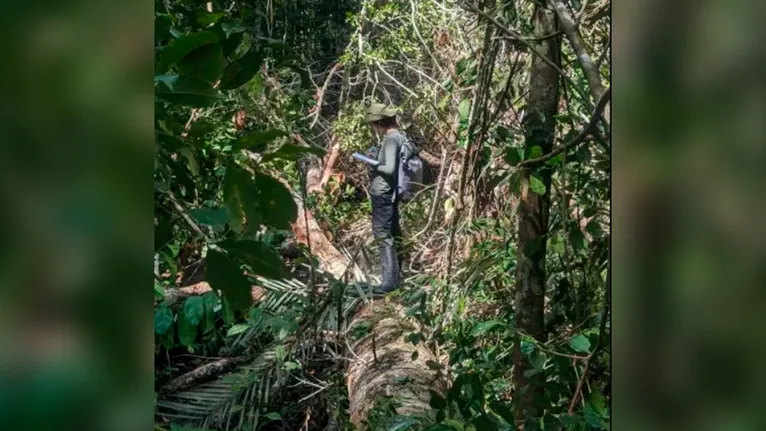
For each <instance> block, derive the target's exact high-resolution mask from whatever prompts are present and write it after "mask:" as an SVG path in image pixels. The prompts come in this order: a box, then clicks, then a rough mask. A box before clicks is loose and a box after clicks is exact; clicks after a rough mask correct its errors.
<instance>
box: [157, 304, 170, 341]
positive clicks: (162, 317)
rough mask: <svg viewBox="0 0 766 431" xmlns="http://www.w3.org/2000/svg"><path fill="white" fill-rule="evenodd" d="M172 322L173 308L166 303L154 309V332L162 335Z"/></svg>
mask: <svg viewBox="0 0 766 431" xmlns="http://www.w3.org/2000/svg"><path fill="white" fill-rule="evenodd" d="M172 324H173V310H171V309H170V307H168V306H167V305H164V304H163V305H160V306H158V307H157V309H155V310H154V332H155V333H156V334H157V335H163V334H165V333H166V332H168V328H170V326H171V325H172Z"/></svg>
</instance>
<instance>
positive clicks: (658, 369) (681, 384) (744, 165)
mask: <svg viewBox="0 0 766 431" xmlns="http://www.w3.org/2000/svg"><path fill="white" fill-rule="evenodd" d="M764 12H766V4H764V3H763V2H743V1H698V2H691V1H675V2H670V1H654V0H652V1H630V2H619V3H617V4H615V5H614V7H613V23H612V29H613V45H612V47H613V50H614V51H613V59H614V60H613V77H614V78H613V82H614V83H615V91H614V96H613V102H614V106H613V108H612V116H613V127H614V132H613V145H614V151H613V181H614V186H613V199H614V200H613V202H614V213H613V217H612V221H613V229H614V232H615V233H614V244H613V245H614V248H613V250H614V251H613V262H614V284H613V286H614V287H613V298H614V312H613V328H614V334H615V335H614V340H613V355H614V356H613V369H614V371H613V376H614V381H613V384H614V400H615V405H614V411H613V418H614V427H615V429H617V430H623V429H653V430H654V429H657V430H659V429H694V430H755V429H766V411H765V410H764V409H763V408H762V406H763V405H764V394H765V393H766V391H765V390H764V386H763V383H764V379H763V364H764V363H765V361H764V360H765V359H766V355H764V350H765V348H764V344H763V343H762V341H761V340H763V335H762V331H763V326H761V325H763V324H764V321H766V318H764V316H766V313H764V308H763V306H764V304H763V301H762V299H763V297H764V290H763V288H762V287H759V286H763V285H761V283H763V278H762V277H763V275H764V274H766V272H765V271H766V265H765V264H766V253H765V251H766V241H764V239H766V226H764V223H763V222H764V220H765V219H764V205H765V204H766V193H764V192H763V185H764V178H766V169H764V167H766V166H765V165H764V161H766V157H764V156H766V145H765V144H766V133H765V132H766V126H765V125H764V123H765V122H764V120H766V81H764V79H763V77H764V61H765V60H766V58H765V54H766V48H765V47H764V44H763V43H762V40H763V35H764V27H763V25H762V24H761V22H760V21H761V18H760V17H763V16H766V14H764ZM759 160H760V162H759Z"/></svg>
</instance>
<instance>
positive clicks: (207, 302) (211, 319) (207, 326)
mask: <svg viewBox="0 0 766 431" xmlns="http://www.w3.org/2000/svg"><path fill="white" fill-rule="evenodd" d="M202 303H203V304H204V306H205V320H204V324H203V325H202V333H203V334H206V333H208V332H210V331H212V330H213V329H215V306H216V305H218V295H216V293H215V292H207V293H205V294H204V295H202Z"/></svg>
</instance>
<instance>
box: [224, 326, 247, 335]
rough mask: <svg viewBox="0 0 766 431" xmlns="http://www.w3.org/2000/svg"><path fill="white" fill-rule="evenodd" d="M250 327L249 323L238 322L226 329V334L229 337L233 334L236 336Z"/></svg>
mask: <svg viewBox="0 0 766 431" xmlns="http://www.w3.org/2000/svg"><path fill="white" fill-rule="evenodd" d="M248 329H250V325H248V324H244V323H241V324H238V325H234V326H232V327H231V328H229V330H228V331H226V336H227V337H233V336H235V335H237V334H241V333H243V332H245V331H247V330H248Z"/></svg>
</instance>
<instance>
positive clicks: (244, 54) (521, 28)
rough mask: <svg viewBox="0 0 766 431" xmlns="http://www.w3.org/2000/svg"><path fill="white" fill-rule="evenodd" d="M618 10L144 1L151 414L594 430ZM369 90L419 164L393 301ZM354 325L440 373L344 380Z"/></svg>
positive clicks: (602, 397) (164, 423) (218, 425)
mask: <svg viewBox="0 0 766 431" xmlns="http://www.w3.org/2000/svg"><path fill="white" fill-rule="evenodd" d="M610 7H611V5H610V2H609V1H582V2H581V1H576V0H571V1H565V0H547V1H541V2H535V1H528V0H510V1H502V2H500V1H478V0H474V1H468V0H466V1H450V0H444V1H440V0H422V1H412V0H407V1H405V0H395V1H394V0H392V1H370V0H339V1H335V2H327V1H321V0H274V1H269V2H257V3H253V2H250V3H247V2H245V3H243V2H238V1H219V2H186V1H177V0H164V1H160V0H157V1H156V2H155V57H156V60H155V76H154V85H155V132H156V162H155V172H154V178H155V263H154V264H155V283H154V295H155V312H154V331H155V393H156V402H155V405H156V407H155V429H156V430H193V429H194V430H197V429H198V430H204V429H208V430H301V431H303V430H351V429H360V428H361V429H365V428H366V429H372V430H466V431H467V430H478V431H482V430H495V429H497V430H505V429H508V430H510V429H518V427H522V429H540V430H542V429H545V430H548V429H557V430H558V429H566V430H591V429H597V430H602V429H609V427H610V425H609V422H610V406H611V386H610V380H611V369H610V352H611V337H610V333H611V324H610V309H611V307H610V305H611V269H610V268H611V260H610V254H611V253H610V252H611V249H610V243H611V241H610V231H611V229H610V212H611V136H610V133H611V130H610V116H609V96H610V90H609V88H610V57H611V53H610V37H611V36H610V34H611V33H610V27H611V23H610ZM370 101H378V102H384V103H389V104H391V105H393V106H395V107H396V108H397V110H398V111H399V112H400V116H399V119H400V121H401V123H402V128H403V130H404V131H405V133H406V134H407V135H408V137H409V138H410V139H411V140H413V141H414V142H415V143H417V145H418V146H419V148H420V149H421V157H422V158H423V160H424V161H425V164H426V175H425V177H426V178H425V181H424V182H425V184H424V187H423V190H422V191H421V192H420V193H419V194H418V196H417V197H416V198H415V199H414V200H413V201H411V202H408V203H406V204H404V205H403V206H402V208H401V213H402V226H403V230H404V244H403V248H402V253H403V255H404V265H403V268H402V278H403V283H402V286H401V288H400V289H399V290H398V291H397V292H395V293H393V294H390V295H388V296H387V297H385V298H378V297H375V298H373V297H372V295H371V286H372V285H374V284H375V282H376V277H377V275H378V273H379V268H378V266H379V265H378V256H377V247H376V246H375V244H374V243H373V239H372V233H371V224H370V211H371V209H370V203H369V198H368V194H367V191H366V189H367V187H368V184H369V172H368V171H367V168H366V167H364V166H361V164H359V163H357V162H355V161H354V160H353V159H352V158H351V157H350V154H351V153H353V152H354V151H365V150H367V149H368V148H370V147H372V146H373V145H376V143H377V142H376V138H375V137H374V136H373V135H372V133H371V131H370V129H369V127H367V126H366V125H365V124H364V123H363V122H362V118H363V116H364V112H363V111H364V106H365V102H370ZM381 307H383V308H381ZM386 307H393V309H395V310H398V311H396V313H398V314H396V316H397V317H395V319H401V321H402V322H404V321H406V322H408V323H407V325H408V326H407V329H406V330H402V331H400V332H397V337H398V338H397V340H398V341H397V340H394V339H393V338H392V339H390V340H389V339H388V338H385V337H382V338H380V339H378V338H376V336H380V333H379V332H377V331H379V330H378V329H377V327H376V324H377V323H375V322H377V321H375V320H370V321H365V320H360V319H359V318H358V315H359V313H360V311H359V310H368V309H371V310H372V314H374V313H375V310H381V309H384V308H386ZM355 318H356V320H355ZM352 321H355V322H360V321H361V323H357V324H356V325H353V326H351V325H349V322H352ZM369 339H372V347H371V348H372V349H373V352H372V355H373V356H374V357H375V360H376V361H377V360H378V358H377V352H378V351H380V352H384V351H386V349H387V348H391V349H394V347H392V346H394V345H395V344H396V345H399V344H406V345H407V346H404V347H401V346H400V347H397V348H398V349H399V351H404V350H402V349H405V350H406V349H409V350H406V351H407V352H408V357H409V356H411V358H410V359H409V360H410V361H411V362H412V364H421V365H422V367H421V368H423V367H425V368H423V369H424V370H425V371H427V372H428V374H429V377H428V378H432V379H433V382H440V383H438V384H437V383H434V384H433V386H432V387H428V386H422V385H421V383H422V382H420V381H419V380H418V379H419V378H420V377H419V376H420V375H419V374H412V375H408V374H407V371H402V372H401V373H399V375H397V377H396V378H394V379H393V380H391V381H385V382H378V384H379V385H382V386H385V393H386V395H385V396H376V398H375V399H361V398H364V397H365V395H364V393H362V394H361V395H360V394H356V393H351V392H350V390H349V388H354V387H355V386H354V385H352V384H351V383H350V376H351V375H350V369H351V367H352V365H353V364H355V363H358V356H357V353H358V354H359V356H362V352H361V351H359V350H357V351H355V349H354V348H353V347H352V346H366V345H367V344H366V342H365V340H369ZM386 343H390V346H389V345H387V344H386ZM397 343H398V344H397ZM361 348H362V347H360V349H361ZM410 352H411V353H410ZM419 352H422V353H419ZM426 353H427V354H428V355H430V356H429V359H427V360H425V359H424V358H423V357H419V356H420V355H423V354H426ZM431 358H432V359H431ZM397 363H401V362H397ZM414 366H415V365H413V367H414ZM403 369H404V368H403ZM359 372H360V373H362V374H363V373H364V372H365V371H364V370H362V371H359ZM413 373H414V372H413ZM418 373H420V374H423V373H422V372H421V371H418ZM441 383H443V384H444V389H443V390H442V389H439V388H441V386H440V385H441ZM418 385H421V386H422V389H423V391H424V392H426V401H427V402H426V404H427V409H425V410H423V411H420V412H419V413H417V414H402V413H401V411H402V408H403V407H406V406H404V405H403V404H406V403H404V402H403V401H402V400H403V399H404V395H402V394H403V393H405V392H406V391H407V390H412V388H420V387H421V386H418ZM360 404H364V405H366V406H368V407H369V408H367V407H365V408H364V409H362V410H359V411H364V412H365V414H364V418H362V419H358V418H357V417H355V414H354V412H356V411H357V410H358V409H357V406H358V405H360Z"/></svg>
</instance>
